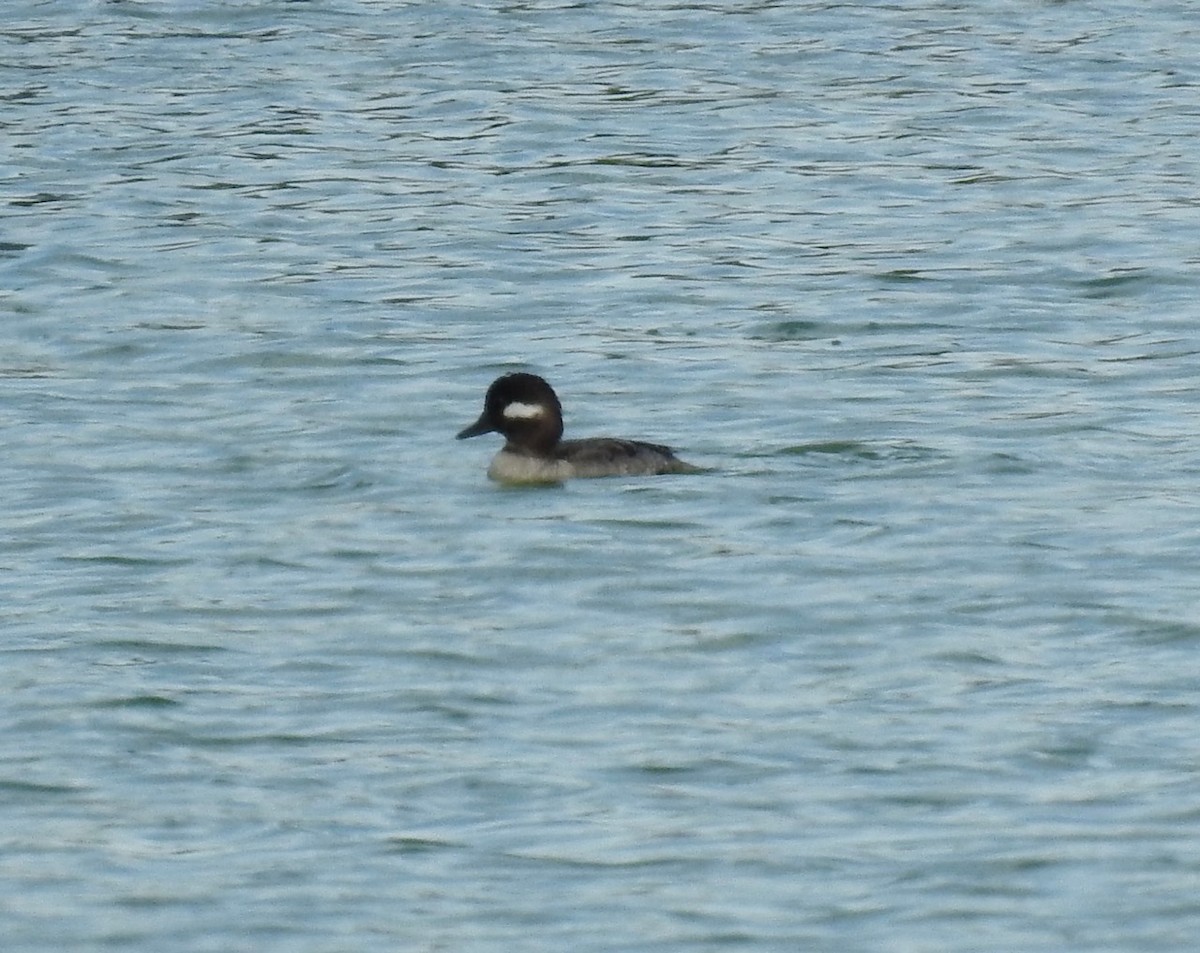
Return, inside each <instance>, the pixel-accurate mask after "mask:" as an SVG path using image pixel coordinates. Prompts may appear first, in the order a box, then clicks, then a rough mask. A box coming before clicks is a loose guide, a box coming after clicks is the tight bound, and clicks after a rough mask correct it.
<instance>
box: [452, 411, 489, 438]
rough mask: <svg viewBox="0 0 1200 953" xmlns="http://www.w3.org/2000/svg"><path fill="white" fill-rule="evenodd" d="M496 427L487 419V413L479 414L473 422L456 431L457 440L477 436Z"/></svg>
mask: <svg viewBox="0 0 1200 953" xmlns="http://www.w3.org/2000/svg"><path fill="white" fill-rule="evenodd" d="M495 429H496V428H495V427H493V426H492V425H491V424H490V423H488V421H487V415H486V414H484V415H483V416H481V417H480V418H479V419H478V420H477V421H475V423H473V424H471V426H469V427H467V428H466V429H465V430H460V431H459V432H458V437H457V438H456V439H458V440H466V439H467V438H468V437H478V436H479V435H480V434H481V433H491V432H492V431H493V430H495Z"/></svg>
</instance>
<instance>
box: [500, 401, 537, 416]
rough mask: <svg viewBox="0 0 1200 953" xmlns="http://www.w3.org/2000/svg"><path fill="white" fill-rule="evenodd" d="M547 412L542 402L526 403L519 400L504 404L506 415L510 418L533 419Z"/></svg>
mask: <svg viewBox="0 0 1200 953" xmlns="http://www.w3.org/2000/svg"><path fill="white" fill-rule="evenodd" d="M545 412H546V408H545V407H543V406H542V405H541V404H526V403H524V402H522V401H519V400H514V401H513V402H512V403H511V404H505V405H504V416H505V417H506V418H507V419H509V420H533V419H534V418H535V417H540V416H542V414H544V413H545Z"/></svg>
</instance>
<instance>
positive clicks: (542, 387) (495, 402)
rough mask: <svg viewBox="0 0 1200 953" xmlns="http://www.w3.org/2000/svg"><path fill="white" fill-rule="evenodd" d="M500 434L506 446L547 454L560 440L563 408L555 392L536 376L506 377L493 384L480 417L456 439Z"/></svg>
mask: <svg viewBox="0 0 1200 953" xmlns="http://www.w3.org/2000/svg"><path fill="white" fill-rule="evenodd" d="M493 431H495V432H496V433H500V434H503V435H504V437H505V438H506V439H507V440H508V445H509V446H510V447H513V448H521V449H526V450H530V451H533V452H535V453H546V452H548V451H549V450H550V449H551V448H553V447H554V445H555V444H556V443H558V441H559V440H560V439H561V438H562V431H563V425H562V405H561V404H560V403H559V402H558V395H556V394H555V393H554V388H552V387H551V386H550V385H549V384H547V383H546V382H545V381H544V380H542V378H540V377H538V376H537V375H536V374H524V373H518V374H505V375H504V376H503V377H498V378H496V380H494V381H492V386H491V387H489V388H488V391H487V396H486V397H485V398H484V400H483V413H482V414H480V415H479V419H478V420H476V421H475V423H473V424H471V426H469V427H467V428H466V429H465V430H463V431H461V432H460V433H459V434H458V439H459V440H463V439H465V438H467V437H478V436H479V435H480V434H484V433H492V432H493Z"/></svg>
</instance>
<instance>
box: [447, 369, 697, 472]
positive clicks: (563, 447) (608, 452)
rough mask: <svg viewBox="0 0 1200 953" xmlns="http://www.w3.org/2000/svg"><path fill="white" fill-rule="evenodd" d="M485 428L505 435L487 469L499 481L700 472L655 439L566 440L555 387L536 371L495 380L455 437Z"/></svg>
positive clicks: (477, 434) (468, 434)
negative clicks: (472, 417)
mask: <svg viewBox="0 0 1200 953" xmlns="http://www.w3.org/2000/svg"><path fill="white" fill-rule="evenodd" d="M486 433H499V434H501V435H502V436H503V437H504V446H503V447H502V448H501V450H500V451H499V452H498V453H497V454H496V456H495V457H494V458H493V459H492V462H491V464H490V465H489V466H488V471H487V475H488V478H489V479H491V480H494V481H495V482H497V483H507V484H530V483H561V482H563V481H565V480H571V479H577V478H590V477H608V476H651V475H657V474H664V473H698V472H700V467H696V466H693V465H692V464H690V463H685V462H684V461H683V460H680V459H679V458H678V457H677V456H675V452H674V451H673V450H672V449H671V448H670V447H665V446H663V445H661V444H657V443H646V442H644V441H641V440H626V439H623V438H619V437H587V438H585V439H582V440H563V439H562V435H563V420H562V404H561V403H560V402H559V399H558V395H557V394H556V393H555V392H554V388H553V387H551V386H550V384H549V383H547V381H546V380H545V379H544V378H542V377H539V376H538V375H536V374H527V373H524V372H518V373H513V374H505V375H503V376H502V377H498V378H496V379H495V380H494V381H492V384H491V386H490V387H488V389H487V394H486V395H485V396H484V399H483V412H482V413H481V414H480V415H479V419H478V420H476V421H475V422H474V423H473V424H471V425H470V426H469V427H464V428H463V429H462V430H461V431H459V433H458V434H457V439H459V440H465V439H467V438H468V437H478V436H480V435H481V434H486Z"/></svg>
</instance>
